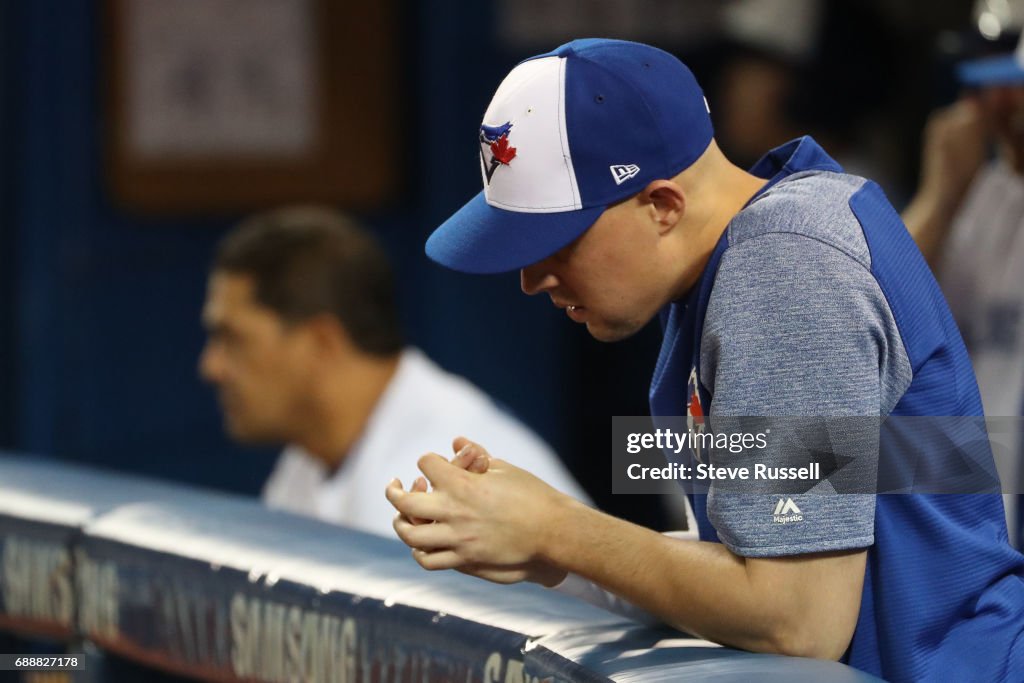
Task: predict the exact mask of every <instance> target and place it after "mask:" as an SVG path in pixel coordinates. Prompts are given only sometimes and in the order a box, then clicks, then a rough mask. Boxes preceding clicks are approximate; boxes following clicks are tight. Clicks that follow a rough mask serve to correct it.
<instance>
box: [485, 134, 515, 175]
mask: <svg viewBox="0 0 1024 683" xmlns="http://www.w3.org/2000/svg"><path fill="white" fill-rule="evenodd" d="M511 132H512V122H511V121H506V122H505V123H503V124H501V125H500V126H486V125H482V126H480V163H481V164H483V167H484V175H485V176H487V184H488V185H490V184H491V176H492V175H494V171H495V170H496V169H497V168H498V166H502V165H505V166H508V164H509V162H510V161H512V160H513V159H515V158H516V148H515V147H513V146H511V145H510V144H508V136H509V133H511ZM488 152H489V153H490V157H491V158H490V160H488V159H487V155H488Z"/></svg>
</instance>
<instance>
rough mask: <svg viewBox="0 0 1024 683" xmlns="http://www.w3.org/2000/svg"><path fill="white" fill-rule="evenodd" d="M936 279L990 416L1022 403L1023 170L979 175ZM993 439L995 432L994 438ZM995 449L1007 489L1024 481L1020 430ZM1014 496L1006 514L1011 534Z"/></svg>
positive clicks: (1016, 410)
mask: <svg viewBox="0 0 1024 683" xmlns="http://www.w3.org/2000/svg"><path fill="white" fill-rule="evenodd" d="M938 278H939V283H940V284H941V286H942V291H943V293H944V294H945V295H946V299H947V300H948V301H949V307H950V310H952V311H953V316H954V317H955V318H956V321H957V324H958V325H959V326H960V330H961V332H962V333H963V335H964V341H965V342H966V343H967V350H968V353H969V354H970V356H971V363H972V364H973V366H974V372H975V375H977V378H978V388H979V389H980V390H981V401H982V404H983V405H984V407H985V415H987V416H1018V415H1021V412H1022V409H1024V177H1021V176H1020V175H1017V174H1016V173H1014V171H1013V170H1012V169H1011V168H1009V167H1008V166H1007V165H1006V164H1003V163H995V164H992V165H990V166H988V167H987V168H985V169H983V170H982V171H981V172H980V173H979V174H978V176H977V177H976V178H975V180H974V182H973V184H972V185H971V188H970V191H969V192H968V195H967V198H966V200H965V201H964V205H963V207H962V208H961V210H960V213H959V214H958V215H957V216H956V218H955V219H954V222H953V227H952V231H951V233H950V235H949V238H948V241H947V243H946V248H945V249H944V250H943V256H942V261H941V262H940V263H939V267H938ZM993 440H994V441H996V440H997V437H995V436H994V437H993ZM998 440H999V441H1000V443H1003V444H1006V445H1007V448H1006V449H1005V452H1002V453H1000V452H998V451H997V452H996V457H997V464H998V466H999V470H1000V472H1001V473H1002V474H1003V477H1004V480H1005V479H1006V478H1007V477H1009V478H1010V480H1009V481H1008V482H1007V481H1004V489H1009V488H1011V487H1012V488H1014V489H1016V487H1017V486H1018V485H1019V484H1020V482H1021V481H1022V476H1021V475H1022V467H1021V462H1020V459H1021V452H1022V447H1024V444H1022V441H1021V435H1020V434H1019V433H1017V434H1012V435H1008V437H1007V438H1004V437H1003V435H999V437H998ZM1013 506H1014V500H1013V498H1012V497H1007V517H1008V521H1009V522H1010V524H1011V533H1010V537H1011V538H1018V536H1016V535H1015V534H1014V527H1015V521H1016V520H1015V517H1016V515H1015V512H1014V507H1013Z"/></svg>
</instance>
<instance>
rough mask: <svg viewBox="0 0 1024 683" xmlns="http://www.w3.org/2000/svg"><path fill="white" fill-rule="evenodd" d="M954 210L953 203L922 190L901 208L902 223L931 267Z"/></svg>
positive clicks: (939, 252) (943, 240)
mask: <svg viewBox="0 0 1024 683" xmlns="http://www.w3.org/2000/svg"><path fill="white" fill-rule="evenodd" d="M955 212H956V204H955V203H951V202H948V201H946V202H944V201H941V200H939V199H935V198H933V197H930V196H928V195H927V194H925V193H924V192H919V193H918V194H917V195H916V196H915V197H914V198H913V199H912V200H911V202H910V204H908V205H907V208H906V209H904V210H903V215H902V218H903V223H904V224H905V225H906V226H907V230H908V231H909V232H910V235H911V237H913V238H914V241H915V242H916V243H917V248H918V249H920V250H921V253H922V254H924V258H925V260H926V261H928V264H929V265H931V266H932V268H933V269H934V268H935V266H936V264H937V261H938V259H939V255H940V254H941V252H942V247H943V245H944V243H945V241H946V236H947V235H948V234H949V229H950V226H951V225H952V222H953V214H954V213H955Z"/></svg>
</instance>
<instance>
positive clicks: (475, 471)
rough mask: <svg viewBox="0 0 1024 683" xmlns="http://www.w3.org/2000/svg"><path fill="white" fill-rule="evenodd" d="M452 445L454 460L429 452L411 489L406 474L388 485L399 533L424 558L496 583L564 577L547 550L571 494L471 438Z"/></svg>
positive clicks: (426, 563) (427, 563)
mask: <svg viewBox="0 0 1024 683" xmlns="http://www.w3.org/2000/svg"><path fill="white" fill-rule="evenodd" d="M452 450H453V451H455V457H454V458H453V459H452V461H451V462H448V461H447V460H446V459H445V458H443V457H441V456H440V455H438V454H436V453H428V454H426V455H424V456H422V457H421V458H420V459H419V468H420V471H422V472H423V475H424V477H419V478H418V479H416V481H415V482H413V485H412V486H411V487H410V489H409V490H408V491H406V490H405V489H404V488H403V486H402V482H401V481H399V480H398V479H393V480H391V482H390V483H389V484H388V487H387V489H386V491H385V495H386V496H387V499H388V501H389V502H390V503H391V504H392V505H393V506H394V507H395V509H396V510H397V511H398V514H397V515H396V516H395V519H394V523H393V526H394V529H395V533H396V534H398V537H399V538H400V539H402V541H403V542H405V544H406V545H408V546H409V547H410V548H411V549H412V556H413V558H414V559H415V560H416V562H417V563H419V565H420V566H421V567H423V568H424V569H429V570H437V569H456V570H458V571H460V572H463V573H465V574H470V575H472V576H477V577H479V578H482V579H487V580H488V581H494V582H496V583H516V582H518V581H534V582H536V583H542V584H544V585H548V586H552V585H555V584H557V583H559V582H560V581H562V579H563V578H564V577H565V572H564V571H561V570H559V569H557V568H556V567H554V566H552V565H551V564H550V563H549V562H548V561H547V559H548V558H547V557H546V555H547V554H548V553H547V549H548V545H549V543H550V542H551V539H552V538H554V534H553V532H554V531H555V529H556V527H557V523H556V521H555V520H556V518H557V516H558V511H559V509H560V507H561V506H562V504H563V502H564V500H563V499H568V496H565V495H564V494H562V493H559V492H558V491H556V490H555V489H553V488H551V487H550V486H548V485H547V484H545V483H544V482H543V481H541V480H540V479H538V478H537V477H535V476H533V475H532V474H530V473H529V472H527V471H525V470H522V469H520V468H518V467H515V466H514V465H512V464H510V463H508V462H505V461H504V460H499V459H497V458H493V457H491V456H490V454H489V453H488V452H487V451H486V449H484V448H483V446H481V445H480V444H477V443H474V442H472V441H470V440H469V439H466V438H465V437H458V438H457V439H455V441H454V442H453V443H452Z"/></svg>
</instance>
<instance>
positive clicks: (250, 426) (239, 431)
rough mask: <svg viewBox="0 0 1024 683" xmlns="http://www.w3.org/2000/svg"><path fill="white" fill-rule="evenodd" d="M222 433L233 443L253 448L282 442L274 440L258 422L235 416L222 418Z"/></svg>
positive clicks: (227, 415) (229, 415) (277, 439)
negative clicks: (224, 432)
mask: <svg viewBox="0 0 1024 683" xmlns="http://www.w3.org/2000/svg"><path fill="white" fill-rule="evenodd" d="M224 431H226V432H227V434H228V436H230V437H231V438H232V439H233V440H234V441H237V442H239V443H245V444H251V445H254V446H259V445H265V444H272V443H282V442H283V441H284V440H283V439H280V438H275V435H274V434H271V433H270V432H269V431H268V430H267V429H265V428H264V426H263V425H261V424H260V423H259V422H258V421H255V420H247V419H244V418H242V417H240V416H237V415H231V414H226V415H225V416H224Z"/></svg>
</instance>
